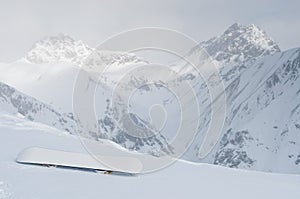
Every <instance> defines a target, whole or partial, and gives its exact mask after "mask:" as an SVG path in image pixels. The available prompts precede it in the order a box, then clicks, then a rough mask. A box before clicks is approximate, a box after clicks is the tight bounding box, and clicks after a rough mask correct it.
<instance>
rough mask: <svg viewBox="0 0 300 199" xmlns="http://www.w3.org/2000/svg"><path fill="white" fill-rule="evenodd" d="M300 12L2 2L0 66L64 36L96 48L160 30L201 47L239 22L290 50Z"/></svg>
mask: <svg viewBox="0 0 300 199" xmlns="http://www.w3.org/2000/svg"><path fill="white" fill-rule="evenodd" d="M299 9H300V1H299V0H286V1H284V0H247V1H243V0H226V1H225V0H224V1H221V0H220V1H215V0H147V1H146V0H133V1H125V0H98V1H97V0H19V1H17V0H0V24H1V29H0V61H1V62H7V61H13V60H16V59H18V58H20V57H22V56H24V55H25V54H26V52H27V51H28V50H29V49H30V47H31V46H32V44H33V43H34V42H35V41H36V40H39V39H41V38H43V37H45V36H49V35H55V34H58V33H66V34H69V35H70V36H73V37H74V38H75V39H81V40H83V41H85V42H86V43H88V44H89V45H91V46H96V45H97V44H98V43H100V42H101V41H103V40H104V39H106V38H107V37H109V36H112V35H114V34H117V33H119V32H121V31H124V30H128V29H132V28H137V27H144V26H155V27H164V28H170V29H174V30H177V31H180V32H183V33H185V34H187V35H189V36H191V37H192V38H194V39H195V40H197V41H199V42H200V41H202V40H206V39H209V38H210V37H212V36H215V35H219V34H221V33H222V32H223V31H224V30H225V29H226V28H227V27H228V26H230V25H231V24H233V23H235V22H239V23H242V24H246V25H248V24H251V23H253V24H256V25H258V26H259V27H261V28H262V29H264V30H265V31H266V32H267V33H268V34H269V35H270V36H271V37H272V38H273V39H274V40H275V41H277V43H278V44H279V45H280V47H281V48H282V49H288V48H292V47H297V46H300V22H299V21H300V11H299Z"/></svg>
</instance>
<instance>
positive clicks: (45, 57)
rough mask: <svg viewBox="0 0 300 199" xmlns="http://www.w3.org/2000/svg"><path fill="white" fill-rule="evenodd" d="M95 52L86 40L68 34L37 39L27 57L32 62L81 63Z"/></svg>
mask: <svg viewBox="0 0 300 199" xmlns="http://www.w3.org/2000/svg"><path fill="white" fill-rule="evenodd" d="M92 52H93V48H90V47H89V46H88V45H86V44H85V43H84V42H82V41H80V40H78V41H77V40H75V39H73V38H72V37H70V36H68V35H66V34H59V35H57V36H52V37H46V38H44V39H42V40H40V41H37V42H36V43H35V44H34V45H33V46H32V48H31V50H30V51H29V52H28V53H27V55H26V57H25V59H26V60H28V61H29V62H31V63H36V64H42V63H54V62H71V63H74V64H81V63H82V61H83V60H84V59H86V58H87V57H88V56H89V55H90V54H91V53H92Z"/></svg>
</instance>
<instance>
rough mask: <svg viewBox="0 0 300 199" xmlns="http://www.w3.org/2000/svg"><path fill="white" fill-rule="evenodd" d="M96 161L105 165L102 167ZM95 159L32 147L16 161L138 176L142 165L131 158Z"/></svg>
mask: <svg viewBox="0 0 300 199" xmlns="http://www.w3.org/2000/svg"><path fill="white" fill-rule="evenodd" d="M97 159H99V160H102V161H103V162H104V163H107V164H106V165H104V164H103V163H101V162H102V161H99V160H97ZM97 159H96V158H95V157H93V156H92V155H89V154H83V153H73V152H65V151H57V150H51V149H44V148H37V147H33V148H28V149H25V150H24V151H22V152H21V153H20V154H19V155H18V157H17V160H16V161H17V162H18V163H22V164H29V165H39V166H46V167H57V168H67V169H77V170H83V171H94V172H103V173H104V174H112V173H119V174H122V173H124V174H125V173H128V174H138V173H140V172H141V170H142V168H143V167H142V163H141V162H140V161H139V160H138V159H136V158H132V157H112V156H97ZM108 165H109V166H108Z"/></svg>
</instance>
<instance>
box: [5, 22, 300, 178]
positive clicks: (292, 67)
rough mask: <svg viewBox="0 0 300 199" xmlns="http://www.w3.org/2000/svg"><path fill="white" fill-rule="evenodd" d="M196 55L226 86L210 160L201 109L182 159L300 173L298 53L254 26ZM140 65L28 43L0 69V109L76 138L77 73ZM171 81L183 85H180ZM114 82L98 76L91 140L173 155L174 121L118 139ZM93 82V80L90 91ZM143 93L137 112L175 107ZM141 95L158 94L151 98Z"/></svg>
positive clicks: (140, 119)
mask: <svg viewBox="0 0 300 199" xmlns="http://www.w3.org/2000/svg"><path fill="white" fill-rule="evenodd" d="M202 49H205V50H206V52H207V53H208V54H209V55H210V58H211V59H213V61H214V63H215V64H216V65H217V67H218V68H219V70H220V73H219V74H214V75H220V76H221V78H222V80H223V82H216V81H215V80H214V78H213V77H212V78H210V82H209V83H214V84H221V83H224V86H225V93H226V99H227V102H226V104H224V106H226V109H227V115H226V121H225V124H224V128H223V131H222V136H221V139H220V140H219V142H218V143H217V146H216V147H215V148H214V150H213V152H212V153H211V154H210V155H209V156H208V157H206V158H205V159H201V158H200V157H199V149H200V146H201V144H202V142H203V139H204V136H205V132H206V131H207V129H208V128H209V123H210V120H211V119H210V116H211V112H210V110H209V109H204V110H206V111H204V112H202V113H201V115H200V127H199V130H198V133H197V135H196V137H195V139H194V141H193V143H192V145H191V146H190V147H189V149H188V150H187V152H186V154H185V155H184V156H183V158H184V159H187V160H189V161H193V162H208V163H212V164H217V165H223V166H227V167H233V168H243V169H252V170H260V171H271V172H283V173H299V171H300V167H299V164H300V152H299V151H300V120H299V118H300V117H299V114H300V103H299V101H300V100H299V98H300V87H299V85H300V82H299V81H300V80H299V74H300V49H299V48H296V49H290V50H287V51H284V52H281V50H280V47H279V46H278V45H277V44H276V42H275V41H274V40H273V39H272V38H270V37H269V36H268V35H267V33H266V32H264V31H263V30H261V29H260V28H258V27H257V26H255V25H249V26H245V25H241V24H237V23H236V24H233V25H232V26H230V27H229V28H228V29H227V30H226V31H225V32H224V33H223V34H222V35H220V36H217V37H213V38H212V39H210V40H208V41H203V42H201V43H200V44H199V45H198V46H195V47H194V48H193V49H191V52H190V54H189V55H188V56H193V57H195V58H197V56H198V55H199V56H198V57H199V59H200V57H201V56H200V54H199V53H200V52H201V50H202ZM145 62H146V60H143V58H140V57H138V56H137V55H134V54H131V53H126V52H109V51H98V50H96V49H95V48H93V47H89V46H88V45H86V44H85V43H84V42H82V41H80V40H75V39H73V38H72V37H70V36H67V35H65V34H60V35H57V36H52V37H47V38H45V39H43V40H40V41H38V42H37V43H36V44H34V45H33V47H32V49H31V50H30V51H29V52H28V54H27V55H26V56H25V57H24V58H22V59H20V60H18V61H16V62H14V63H1V64H0V82H1V84H0V88H1V90H0V99H1V104H0V106H1V110H5V111H6V112H8V113H10V114H14V115H15V114H21V115H23V116H24V117H25V118H27V119H29V120H32V121H36V122H40V123H43V124H45V125H49V126H53V127H54V128H57V129H60V130H66V131H68V132H70V133H71V134H75V133H76V128H75V122H80V121H76V118H74V117H73V114H72V91H73V86H74V82H75V81H76V75H77V74H78V71H79V70H80V69H82V67H83V66H84V67H86V68H91V69H93V68H97V67H98V66H99V65H109V66H112V67H111V68H116V69H118V70H116V71H117V72H116V73H117V74H119V75H122V73H123V70H125V69H128V68H130V67H136V66H139V65H140V64H143V63H145ZM178 66H180V64H178ZM181 67H182V66H181ZM183 76H184V77H187V78H186V80H188V81H189V82H190V83H191V85H193V86H194V87H193V88H194V89H195V92H196V94H197V96H198V99H199V101H200V104H199V106H200V108H204V107H207V106H209V105H210V103H211V102H210V99H209V91H208V90H207V87H206V86H205V82H203V79H202V78H201V77H200V76H195V74H190V73H189V72H186V73H185V74H184V75H183ZM139 81H142V82H145V83H147V82H148V79H147V78H145V79H135V78H134V77H132V81H131V83H132V84H136V83H137V82H139ZM174 81H175V82H176V83H178V84H181V81H183V79H176V80H174ZM116 82H117V79H110V78H104V77H102V79H101V81H100V83H99V82H98V83H99V87H98V90H97V94H96V95H97V96H96V97H97V99H101V100H99V104H100V105H99V106H100V108H99V109H101V111H99V113H98V124H99V126H100V132H91V135H90V138H91V139H96V140H97V139H103V138H104V139H109V140H112V141H114V142H116V143H118V144H120V145H121V146H123V147H125V148H127V149H129V150H136V151H139V152H144V153H150V154H152V155H156V156H159V155H164V154H172V148H170V147H169V146H168V137H169V136H170V134H171V133H172V131H174V129H173V128H174V127H175V126H176V125H177V120H176V119H177V118H176V117H175V116H174V118H172V119H169V120H168V121H167V125H166V128H165V129H164V130H163V132H162V135H158V136H155V137H152V138H150V139H149V138H148V139H146V138H145V139H142V138H135V137H132V136H130V134H128V133H127V132H123V131H122V130H121V129H120V128H119V127H118V125H117V123H116V121H115V120H114V110H113V109H112V107H111V104H110V101H109V100H110V98H111V92H112V88H113V87H114V86H116V84H117V83H116ZM98 83H97V82H94V81H91V84H98ZM124 89H126V85H125V86H124ZM143 89H144V90H143V92H142V91H141V92H140V93H139V96H138V97H139V100H137V101H136V104H137V107H143V105H146V104H148V102H149V103H150V101H151V100H158V101H159V100H161V101H164V102H165V103H164V106H165V108H166V109H167V110H169V111H171V110H172V108H173V106H174V105H175V102H174V101H172V100H170V99H171V97H170V96H168V94H167V92H165V91H164V90H163V89H161V88H159V86H156V85H154V86H153V87H147V88H143ZM145 90H146V91H158V92H161V93H163V94H162V95H161V98H159V99H156V98H154V97H152V96H151V95H149V94H147V93H146V92H144V91H145ZM138 111H139V110H137V112H138ZM174 112H176V110H175V111H174ZM132 117H133V118H134V120H135V121H136V122H137V124H139V125H142V126H147V125H149V122H148V121H147V120H146V119H147V118H146V117H147V116H145V115H143V116H139V115H138V114H137V113H135V114H132ZM157 151H163V152H164V154H161V153H158V152H157Z"/></svg>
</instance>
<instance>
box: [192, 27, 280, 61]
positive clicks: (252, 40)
mask: <svg viewBox="0 0 300 199" xmlns="http://www.w3.org/2000/svg"><path fill="white" fill-rule="evenodd" d="M199 46H200V47H201V48H204V49H205V50H206V51H207V53H208V54H209V55H210V56H211V57H212V58H213V59H214V60H216V61H218V62H220V64H221V66H226V65H228V64H241V63H243V62H246V61H249V60H251V59H258V58H261V57H263V56H265V55H269V54H273V53H275V52H279V51H280V48H279V46H278V45H277V44H276V43H275V41H273V39H272V38H270V37H269V36H268V35H267V34H266V32H264V31H263V30H261V29H260V28H259V27H257V26H255V25H253V24H251V25H249V26H244V25H241V24H238V23H235V24H233V25H232V26H230V27H229V28H228V29H227V30H226V31H225V32H224V33H223V34H222V35H220V36H218V37H213V38H212V39H209V40H208V41H204V42H201V43H200V44H199ZM195 50H197V47H196V48H195Z"/></svg>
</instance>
